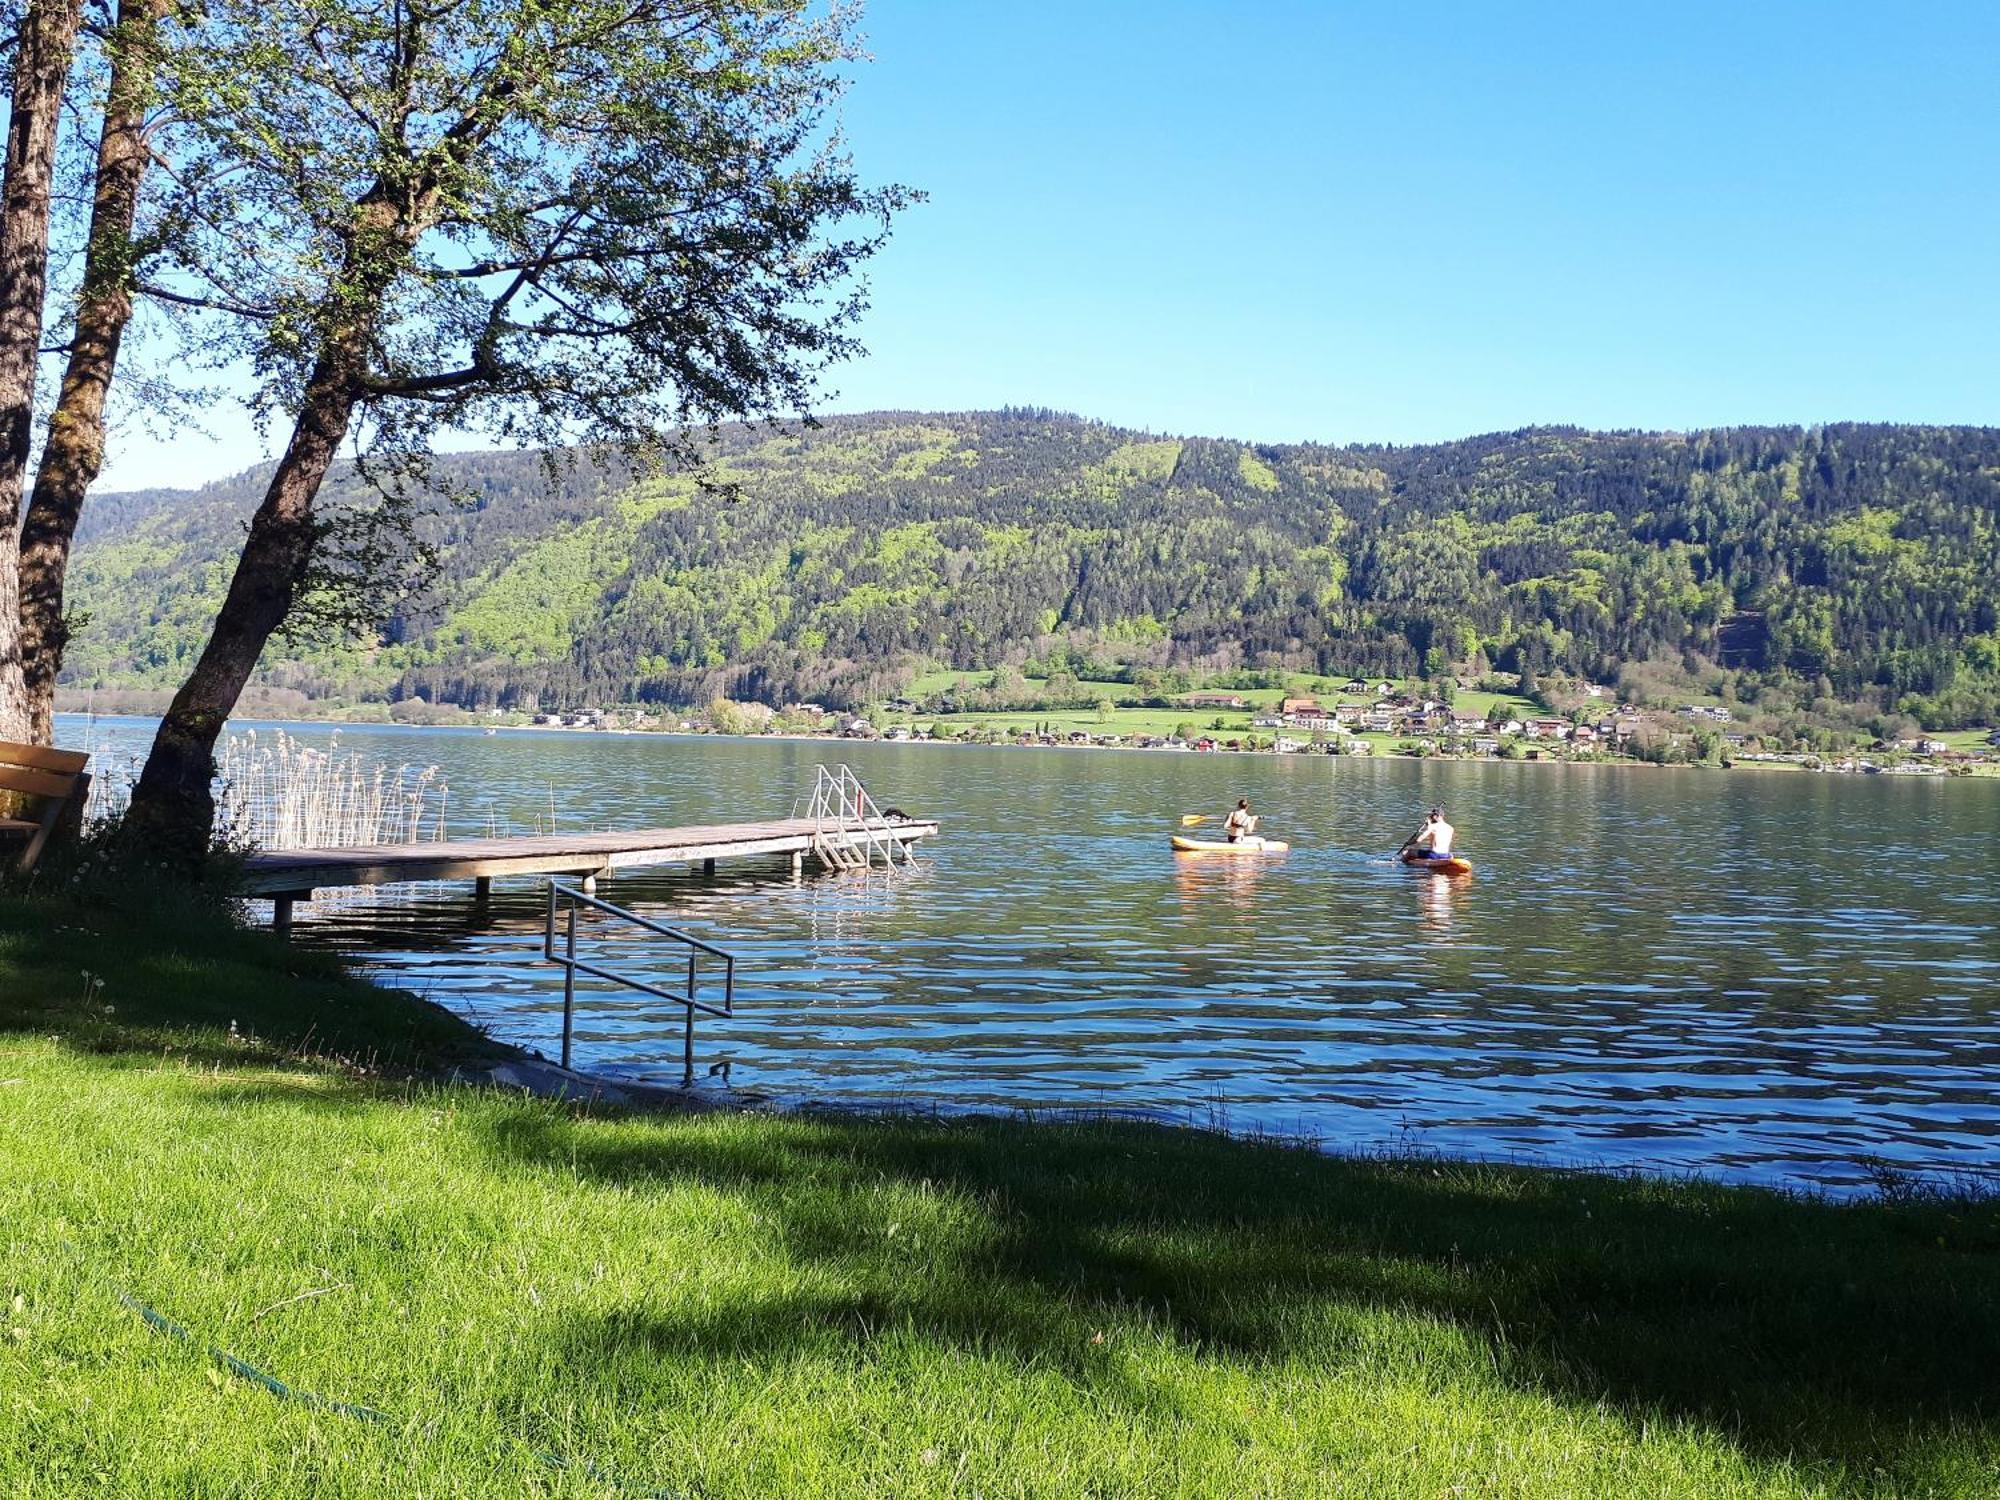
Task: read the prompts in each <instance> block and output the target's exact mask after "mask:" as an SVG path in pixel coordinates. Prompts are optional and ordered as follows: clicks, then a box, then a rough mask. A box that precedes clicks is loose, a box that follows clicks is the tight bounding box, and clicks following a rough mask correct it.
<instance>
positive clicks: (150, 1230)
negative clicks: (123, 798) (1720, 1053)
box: [0, 901, 2000, 1500]
mask: <svg viewBox="0 0 2000 1500" xmlns="http://www.w3.org/2000/svg"><path fill="white" fill-rule="evenodd" d="M84 970H89V971H90V974H91V976H92V977H91V978H90V979H85V978H83V977H82V976H83V971H84ZM100 980H101V981H102V984H101V987H100V986H99V984H98V981H100ZM184 1012H185V1013H187V1014H189V1015H191V1016H192V1018H193V1019H192V1021H191V1022H183V1021H181V1020H178V1019H177V1017H178V1016H180V1015H181V1014H182V1013H184ZM232 1021H233V1022H234V1023H235V1026H234V1032H233V1034H232V1031H231V1027H230V1023H231V1022H232ZM478 1045H479V1042H478V1039H477V1038H476V1037H474V1036H472V1035H471V1034H470V1033H468V1032H466V1031H465V1030H464V1029H463V1028H461V1027H458V1026H457V1025H456V1024H455V1023H453V1022H451V1021H450V1020H449V1019H448V1018H445V1017H442V1016H441V1015H439V1014H438V1013H436V1012H433V1011H430V1010H428V1009H425V1008H421V1007H418V1006H416V1004H415V1002H412V1001H408V1000H405V999H399V998H397V997H392V996H386V995H383V994H382V993H380V992H377V991H371V990H368V989H366V988H365V987H361V986H358V985H355V984H353V983H351V982H350V981H348V980H346V979H344V978H343V977H342V976H341V975H340V974H339V973H338V972H337V971H335V970H334V969H332V968H330V967H329V966H327V965H325V964H324V963H322V962H319V961H316V960H311V959H308V958H306V957H304V956H301V955H299V954H296V953H293V952H290V951H288V950H286V949H283V948H281V947H279V946H277V945H276V944H274V943H272V942H271V941H269V940H267V939H265V938H263V937H262V936H260V935H257V934H247V933H237V932H232V931H228V930H226V929H224V928H222V927H220V926H218V925H216V924H214V923H212V922H206V921H204V920H201V919H197V918H194V917H190V916H183V917H180V918H177V919H175V920H171V921H152V920H150V919H146V918H142V917H134V916H129V915H128V916H126V917H120V918H109V919H107V918H93V917H89V916H85V915H81V914H79V913H76V912H73V911H66V910H64V909H61V908H57V907H51V906H48V905H43V904H34V903H24V902H20V901H13V902H8V903H5V904H0V1160H4V1161H5V1162H6V1163H7V1170H6V1172H5V1174H4V1176H0V1283H4V1284H0V1489H4V1491H5V1493H7V1494H9V1495H16V1496H19V1495H28V1496H44V1495H46V1496H57V1495H61V1496H72V1495H77V1494H120V1495H123V1494H133V1495H137V1494H146V1495H188V1496H196V1495H199V1496H202V1497H210V1496H235V1495H242V1496H251V1495H256V1496H289V1495H299V1496H305V1495H315V1496H324V1495H399V1496H400V1495H453V1496H461V1495H464V1496H471V1495H493V1496H519V1495H538V1494H539V1495H565V1496H569V1495H576V1496H582V1495H612V1494H635V1493H637V1494H643V1493H655V1492H657V1493H665V1494H675V1495H688V1496H695V1495H700V1496H725V1495H727V1496H736V1495H741V1496H756V1497H760V1500H762V1497H770V1496H778V1495H782V1496H798V1495H827V1496H834V1495H839V1496H850V1495H864V1494H896V1495H945V1494H965V1495H971V1494H981V1495H1036V1496H1043V1495H1096V1496H1104V1495H1163V1494H1205V1495H1230V1496H1237V1495H1282V1496H1295V1495H1315V1494H1326V1495H1334V1494H1338V1495H1343V1496H1346V1495H1375V1496H1384V1497H1389V1496H1395V1497H1402V1496H1410V1495H1433V1496H1454V1495H1509V1496H1550V1497H1555V1496H1563V1497H1568V1496H1576V1495H1603V1496H1619V1497H1625V1496H1633V1495H1646V1496H1667V1495H1682V1496H1704V1497H1707V1496H1716V1495H1745V1496H1748V1495H1756V1496H1794V1495H1796V1496H1807V1495H1850V1494H1853V1495H1882V1496H1887V1495H1897V1496H1908V1495H1925V1494H1937V1495H1985V1494H1991V1493H1993V1490H1994V1481H1995V1474H1996V1464H2000V1430H1996V1426H1995V1423H1996V1420H2000V1369H1996V1367H1995V1365H1994V1362H1993V1360H1992V1358H1991V1352H1992V1350H1993V1349H1994V1348H1995V1347H2000V1215H1996V1213H1995V1210H1994V1209H1993V1208H1992V1207H1991V1206H1990V1205H1988V1206H1980V1205H1968V1204H1964V1203H1951V1202H1931V1201H1923V1200H1921V1199H1910V1200H1907V1201H1895V1202H1883V1203H1873V1204H1866V1205H1856V1206H1848V1207H1836V1206H1832V1205H1827V1204H1822V1203H1814V1202H1807V1201H1801V1200H1794V1199H1786V1198H1783V1197H1779V1196H1775V1195H1771V1194H1766V1193H1759V1192H1749V1191H1734V1190H1726V1189H1722V1188H1718V1187H1713V1186H1707V1185H1700V1184H1676V1183H1667V1182H1660V1181H1647V1180H1619V1179H1610V1178H1602V1177H1590V1176H1577V1175H1567V1174H1557V1173H1543V1172H1531V1171H1516V1170H1504V1169H1498V1168H1489V1167H1479V1166H1469V1165H1456V1164H1449V1163H1432V1162H1428V1161H1392V1162H1352V1161H1340V1160H1334V1159H1329V1158H1327V1157H1323V1156H1319V1155H1316V1154H1312V1153H1308V1152H1304V1151H1299V1150H1290V1149H1284V1148H1281V1147H1277V1146H1266V1145H1257V1144H1252V1143H1243V1142H1232V1141H1228V1140H1224V1139H1220V1138H1216V1137H1212V1136H1205V1135H1200V1134H1196V1133H1192V1132H1183V1131H1172V1130H1161V1129H1152V1128H1144V1127H1136V1126H1125V1125H1076V1126H1060V1125H1046V1126H1033V1125H1026V1124H1021V1123H1012V1122H992V1121H971V1122H936V1121H924V1120H900V1121H850V1120H843V1119H804V1118H772V1117H761V1116H747V1115H745V1116H725V1117H701V1118H663V1117H639V1116H620V1115H617V1114H615V1113H608V1112H596V1113H592V1112H587V1111H582V1110H577V1109H571V1108H566V1107H562V1106H559V1105H553V1104H548V1103H543V1102H535V1101H529V1100H522V1099H517V1098H510V1097H504V1096H501V1095H498V1094H493V1093H484V1092H475V1091H470V1090H463V1089H457V1090H454V1089H447V1088H442V1087H439V1086H435V1085H431V1084H426V1083H422V1082H417V1081H412V1080H410V1079H408V1078H398V1077H396V1076H394V1072H393V1068H391V1067H388V1065H389V1064H402V1065H408V1064H413V1063H420V1062H422V1061H423V1060H424V1058H425V1057H426V1056H427V1055H428V1056H435V1055H441V1054H451V1053H454V1052H457V1051H462V1050H464V1049H468V1048H476V1047H477V1046H478ZM328 1053H335V1054H338V1055H340V1056H342V1057H348V1058H362V1059H366V1058H373V1059H374V1060H375V1061H376V1062H377V1063H378V1064H382V1065H384V1069H385V1071H384V1072H383V1073H381V1074H379V1075H368V1076H363V1075H360V1074H357V1073H356V1072H355V1071H354V1070H353V1069H351V1068H349V1067H344V1066H341V1065H339V1064H338V1063H336V1062H334V1061H330V1060H328V1058H327V1056H326V1055H325V1054H328ZM121 1293H123V1294H125V1295H128V1296H131V1297H133V1298H136V1299H139V1300H141V1301H143V1302H144V1303H146V1304H147V1305H149V1306H150V1307H152V1308H154V1309H157V1310H158V1311H159V1312H160V1313H161V1314H162V1315H164V1316H165V1317H167V1318H169V1319H172V1320H173V1321H174V1322H176V1323H178V1324H180V1325H182V1326H184V1327H185V1328H186V1329H187V1330H188V1331H189V1332H190V1334H191V1335H192V1336H193V1338H194V1340H195V1341H196V1342H195V1345H189V1344H184V1343H180V1342H176V1341H174V1340H173V1339H171V1338H169V1337H165V1336H163V1335H162V1334H160V1333H158V1332H155V1331H153V1330H151V1329H149V1328H148V1326H147V1325H146V1324H145V1323H143V1322H142V1321H141V1320H140V1318H139V1317H138V1316H137V1315H135V1314H134V1313H133V1312H132V1311H130V1310H129V1309H128V1308H127V1307H126V1306H125V1305H123V1304H122V1303H121V1302H120V1300H119V1298H120V1294H121ZM5 1304H11V1311H9V1310H6V1307H5ZM199 1345H214V1346H216V1347H219V1348H221V1349H223V1350H226V1351H228V1352H229V1353H231V1354H233V1355H235V1356H237V1357H238V1358H240V1359H242V1360H244V1361H247V1362H249V1363H250V1364H252V1365H254V1366H256V1367H258V1368H260V1369H262V1370H264V1371H267V1372H269V1373H270V1374H272V1375H273V1376H275V1377H277V1378H278V1379H280V1380H282V1381H284V1382H286V1383H288V1385H289V1386H290V1387H292V1388H295V1389H297V1390H301V1391H307V1392H313V1393H317V1394H319V1395H322V1396H324V1397H327V1398H332V1399H336V1400H340V1401H345V1402H352V1403H360V1404H363V1405H365V1406H367V1407H369V1408H373V1409H376V1410H379V1411H380V1412H382V1413H384V1414H386V1418H387V1420H384V1421H373V1420H368V1419H364V1418H360V1417H357V1416H353V1415H348V1414H344V1413H341V1412H337V1411H332V1410H328V1409H322V1408H315V1407H313V1406H311V1405H308V1404H305V1403H303V1402H301V1401H296V1400H285V1399H279V1398H276V1397H274V1396H273V1395H272V1394H271V1393H270V1392H269V1391H267V1390H266V1389H264V1388H262V1387H261V1386H259V1385H257V1384H254V1383H252V1382H251V1381H249V1380H246V1379H244V1378H240V1376H239V1375H236V1374H232V1373H230V1372H229V1371H228V1370H227V1369H226V1368H225V1367H223V1366H222V1365H220V1364H219V1363H217V1362H216V1361H215V1360H213V1359H211V1358H209V1357H207V1356H205V1355H204V1353H203V1352H202V1350H201V1348H200V1347H198V1346H199ZM556 1462H562V1463H566V1464H567V1465H568V1467H566V1468H562V1467H556V1466H555V1464H556Z"/></svg>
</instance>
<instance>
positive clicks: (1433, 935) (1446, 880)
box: [1410, 870, 1472, 942]
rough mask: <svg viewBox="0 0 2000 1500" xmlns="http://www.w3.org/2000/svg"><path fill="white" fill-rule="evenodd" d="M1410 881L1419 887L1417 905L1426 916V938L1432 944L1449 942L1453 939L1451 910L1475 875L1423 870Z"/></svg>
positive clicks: (1424, 917)
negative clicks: (1446, 873) (1437, 872)
mask: <svg viewBox="0 0 2000 1500" xmlns="http://www.w3.org/2000/svg"><path fill="white" fill-rule="evenodd" d="M1410 879H1411V883H1412V884H1413V885H1415V886H1416V887H1417V902H1418V906H1419V909H1420V910H1421V911H1422V913H1423V929H1424V933H1425V935H1426V936H1427V937H1428V938H1430V940H1431V941H1432V942H1448V941H1449V940H1450V938H1451V924H1452V909H1453V907H1454V906H1455V905H1456V904H1457V902H1458V900H1459V898H1460V896H1461V894H1462V893H1463V891H1464V890H1465V888H1466V887H1469V886H1470V885H1471V884H1472V876H1471V875H1470V874H1465V875H1439V874H1434V873H1431V872H1429V871H1422V870H1420V871H1418V872H1417V873H1416V874H1415V875H1414V876H1412V877H1410Z"/></svg>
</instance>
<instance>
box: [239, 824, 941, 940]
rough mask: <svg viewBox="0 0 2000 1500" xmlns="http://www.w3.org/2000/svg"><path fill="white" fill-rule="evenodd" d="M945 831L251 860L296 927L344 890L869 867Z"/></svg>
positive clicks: (537, 841) (470, 842) (694, 834)
mask: <svg viewBox="0 0 2000 1500" xmlns="http://www.w3.org/2000/svg"><path fill="white" fill-rule="evenodd" d="M937 831H938V824H937V822H936V821H935V820H934V819H924V818H901V819H894V818H875V817H869V818H867V819H866V820H865V821H860V820H855V819H852V818H850V819H848V820H844V821H841V822H836V823H832V824H829V822H828V821H827V820H826V819H825V818H823V817H822V818H781V819H777V820H775V821H771V822H763V823H711V824H706V825H701V826H697V827H690V828H638V829H631V830H628V831H625V832H614V833H544V834H532V835H528V836H526V837H522V838H486V839H450V840H440V841H438V842H435V843H427V844H371V845H365V846H362V847H359V848H352V849H275V850H270V851H266V852H262V853H257V854H253V855H251V856H250V858H249V860H248V862H247V865H246V870H245V874H246V880H245V890H246V893H247V894H249V895H251V896H253V897H256V898H258V899H260V900H267V901H270V902H271V903H272V923H273V925H274V926H275V927H276V928H277V930H278V931H279V932H280V933H281V934H282V933H285V932H288V931H290V929H291V923H292V904H293V903H294V902H296V901H310V900H311V899H312V895H313V892H314V891H316V890H323V889H328V888H331V887H335V886H358V885H397V884H401V883H403V882H406V881H420V880H470V881H473V882H474V884H475V888H476V889H477V890H478V891H479V892H481V893H482V894H483V893H484V892H486V891H487V890H489V889H491V887H492V883H493V881H494V879H495V878H496V877H504V876H508V875H580V876H582V877H583V880H584V886H585V889H586V890H590V889H594V888H595V885H596V882H597V880H598V879H599V878H601V877H603V876H606V875H611V874H615V873H616V872H617V871H620V870H638V869H647V868H650V867H654V866H658V865H680V864H698V865H700V866H701V867H702V869H703V871H704V873H707V874H711V875H712V874H714V873H715V866H716V864H717V862H718V861H720V860H725V859H770V858H775V857H777V856H781V855H782V856H789V857H790V859H791V862H792V869H793V871H794V872H795V873H796V872H799V871H801V870H802V869H803V868H804V864H805V861H806V859H807V857H808V856H811V857H815V858H818V859H819V860H821V861H822V862H823V863H824V864H826V865H827V866H828V867H829V868H845V867H859V866H860V865H861V864H863V863H866V862H868V860H869V859H872V857H873V852H874V850H876V849H881V850H883V851H884V856H885V857H890V856H892V855H893V854H894V853H896V852H901V853H904V854H907V853H908V849H909V846H910V845H912V844H915V843H916V842H918V841H919V840H920V839H926V838H930V837H931V836H932V835H934V834H936V833H937Z"/></svg>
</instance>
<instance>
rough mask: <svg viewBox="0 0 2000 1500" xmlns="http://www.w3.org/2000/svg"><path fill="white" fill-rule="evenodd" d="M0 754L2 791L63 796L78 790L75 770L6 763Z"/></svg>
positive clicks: (42, 795)
mask: <svg viewBox="0 0 2000 1500" xmlns="http://www.w3.org/2000/svg"><path fill="white" fill-rule="evenodd" d="M4 761H5V757H4V756H0V791H4V792H26V793H27V794H28V795H29V796H30V797H56V798H63V797H67V796H69V795H70V793H72V792H74V791H75V790H76V773H75V772H74V771H69V772H63V771H37V770H32V769H30V768H29V767H27V766H10V765H6V764H4Z"/></svg>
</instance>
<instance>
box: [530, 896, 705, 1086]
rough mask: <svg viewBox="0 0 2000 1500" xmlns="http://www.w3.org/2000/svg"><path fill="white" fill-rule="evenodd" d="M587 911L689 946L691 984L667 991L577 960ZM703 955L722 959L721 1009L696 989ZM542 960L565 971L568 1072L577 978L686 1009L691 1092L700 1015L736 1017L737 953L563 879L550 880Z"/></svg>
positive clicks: (684, 1077) (685, 1057) (686, 1071)
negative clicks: (559, 943)
mask: <svg viewBox="0 0 2000 1500" xmlns="http://www.w3.org/2000/svg"><path fill="white" fill-rule="evenodd" d="M564 900H567V901H568V903H569V908H568V910H569V916H568V920H567V921H566V922H565V923H564V924H563V925H564V940H563V947H562V950H561V951H560V952H558V951H557V949H556V909H557V907H558V905H559V904H560V903H561V902H562V901H564ZM584 907H589V908H590V909H591V910H593V911H600V912H603V913H604V914H605V915H607V916H612V917H617V918H618V919H620V920H621V921H624V922H629V923H630V924H631V925H633V926H634V927H641V928H644V929H645V930H646V931H647V932H651V933H656V934H658V935H659V936H660V937H664V938H671V939H672V940H673V941H675V942H677V943H681V944H684V945H685V946H686V948H687V950H688V961H687V982H686V985H685V987H684V988H683V989H682V990H681V991H679V992H676V991H674V990H670V989H664V988H662V987H661V986H659V985H657V984H654V983H653V982H652V981H651V980H648V979H640V978H638V977H636V976H634V975H631V974H621V973H619V972H618V971H617V970H616V969H607V968H605V967H604V966H602V965H601V964H594V963H591V962H589V961H588V960H586V959H581V958H578V957H577V956H576V914H577V912H578V911H580V910H581V909H583V908H584ZM704 953H706V954H708V955H709V956H710V957H712V958H719V959H721V960H722V1004H721V1005H719V1006H718V1005H715V1004H712V1003H711V1002H709V1001H707V1000H704V999H702V998H701V996H700V994H699V993H698V989H697V987H698V985H699V982H700V962H701V955H702V954H704ZM542 957H543V958H545V959H547V960H548V961H549V962H550V963H552V964H556V965H558V966H560V967H561V969H562V971H563V1026H562V1065H563V1066H564V1067H565V1068H567V1067H568V1066H569V1060H570V1042H571V1037H572V1035H573V1033H574V1031H575V1026H576V976H577V975H578V974H588V975H590V976H591V977H593V978H595V979H602V980H604V981H605V982H606V983H609V984H618V985H623V986H624V987H625V988H627V989H632V990H638V991H640V992H641V993H642V994H647V995H652V996H654V997H655V998H657V999H660V1000H665V1001H668V1002H670V1003H671V1004H674V1005H678V1006H680V1007H682V1014H683V1021H684V1027H683V1031H682V1034H681V1038H682V1039H681V1070H682V1071H681V1087H682V1088H691V1087H692V1086H693V1085H694V1013H695V1012H696V1011H700V1012H702V1013H703V1014H704V1015H710V1016H722V1017H725V1018H726V1017H729V1016H733V1015H735V1014H736V955H735V954H733V953H731V952H730V951H729V950H728V949H726V948H718V947H716V946H715V944H713V943H710V942H705V941H703V940H702V939H701V938H698V937H696V936H695V935H694V934H693V933H690V932H682V931H681V930H680V929H679V928H677V927H669V926H667V925H666V923H664V922H655V921H653V920H652V919H651V918H650V917H642V916H640V915H639V914H638V913H637V912H635V911H627V910H626V909H625V908H624V907H622V906H614V905H613V904H612V903H611V902H609V901H601V900H599V899H598V898H597V897H595V896H592V895H590V894H588V893H587V892H585V891H582V890H579V889H578V888H577V887H576V886H573V885H568V884H566V883H564V882H563V881H560V880H551V881H550V882H549V908H548V920H547V922H546V923H545V925H544V926H543V929H542Z"/></svg>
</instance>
